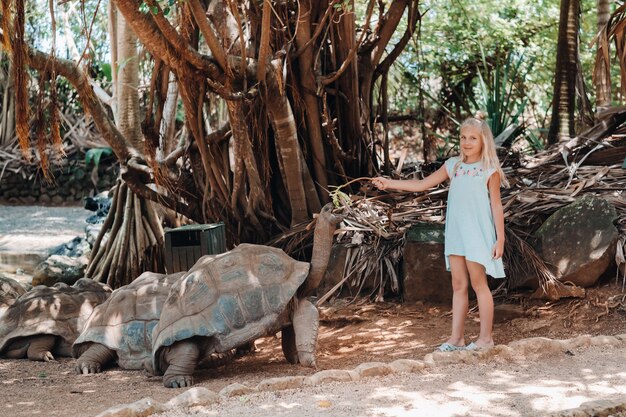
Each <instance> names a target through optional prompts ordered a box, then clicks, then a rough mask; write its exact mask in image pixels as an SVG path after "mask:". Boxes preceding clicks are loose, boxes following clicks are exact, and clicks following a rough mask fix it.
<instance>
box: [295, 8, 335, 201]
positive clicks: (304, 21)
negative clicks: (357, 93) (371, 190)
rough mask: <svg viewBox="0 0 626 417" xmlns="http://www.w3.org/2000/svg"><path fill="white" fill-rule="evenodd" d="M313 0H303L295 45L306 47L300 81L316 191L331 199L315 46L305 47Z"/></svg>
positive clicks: (299, 63)
mask: <svg viewBox="0 0 626 417" xmlns="http://www.w3.org/2000/svg"><path fill="white" fill-rule="evenodd" d="M311 13H312V7H311V0H303V1H302V2H300V21H299V22H298V28H297V31H296V45H297V46H298V49H303V52H302V54H301V55H300V56H299V57H298V68H299V70H300V73H299V75H300V81H301V83H302V95H303V97H304V105H305V115H306V127H307V133H308V135H309V142H310V144H311V153H312V160H313V172H314V173H315V180H316V181H317V193H318V196H319V198H320V200H321V201H322V202H324V203H326V202H328V174H327V172H326V156H325V152H324V142H323V139H322V122H321V116H320V103H319V98H318V96H317V94H316V93H317V90H318V88H317V83H316V81H315V74H314V72H313V69H314V66H315V64H314V56H313V52H314V50H313V48H305V45H306V44H307V43H308V42H309V41H310V40H311Z"/></svg>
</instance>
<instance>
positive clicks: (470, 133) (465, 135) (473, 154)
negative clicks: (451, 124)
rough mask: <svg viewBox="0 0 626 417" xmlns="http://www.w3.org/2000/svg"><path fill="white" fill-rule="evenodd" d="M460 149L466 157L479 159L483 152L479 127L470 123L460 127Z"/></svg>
mask: <svg viewBox="0 0 626 417" xmlns="http://www.w3.org/2000/svg"><path fill="white" fill-rule="evenodd" d="M461 149H462V151H463V154H464V155H465V156H466V157H467V158H469V159H472V160H477V159H480V157H481V156H482V153H483V141H482V131H481V129H480V128H479V127H476V126H471V125H470V126H465V127H464V128H463V129H461Z"/></svg>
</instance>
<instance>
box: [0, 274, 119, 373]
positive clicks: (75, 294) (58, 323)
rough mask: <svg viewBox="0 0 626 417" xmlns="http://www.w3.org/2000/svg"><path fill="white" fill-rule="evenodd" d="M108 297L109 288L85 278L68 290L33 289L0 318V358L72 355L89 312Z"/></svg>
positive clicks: (44, 358) (46, 358)
mask: <svg viewBox="0 0 626 417" xmlns="http://www.w3.org/2000/svg"><path fill="white" fill-rule="evenodd" d="M110 295H111V288H110V287H109V286H107V285H105V284H102V283H99V282H96V281H94V280H92V279H88V278H81V279H79V280H78V281H76V283H74V285H72V286H71V287H70V286H69V285H67V284H64V283H57V284H55V285H54V286H52V287H46V286H43V285H38V286H36V287H34V288H33V289H31V290H30V291H29V292H27V293H26V294H24V295H22V296H20V297H19V298H17V299H16V300H15V302H14V303H13V304H12V305H11V306H9V308H8V309H7V311H6V312H5V314H4V315H2V317H0V356H3V357H6V358H11V359H20V358H23V357H25V356H26V357H28V359H30V360H42V361H50V360H54V355H57V356H72V349H71V347H72V343H74V340H76V337H77V336H78V334H79V333H80V331H81V330H82V328H83V326H84V324H85V322H86V321H87V319H88V318H89V316H90V315H91V312H92V311H93V309H94V308H95V307H96V306H97V305H98V304H100V303H102V302H103V301H104V300H106V299H107V298H108V297H109V296H110ZM53 354H54V355H53Z"/></svg>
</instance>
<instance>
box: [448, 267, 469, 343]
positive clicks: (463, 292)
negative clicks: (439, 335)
mask: <svg viewBox="0 0 626 417" xmlns="http://www.w3.org/2000/svg"><path fill="white" fill-rule="evenodd" d="M450 272H451V273H452V291H453V293H452V334H451V335H450V338H449V339H448V340H447V342H446V343H450V344H451V345H454V346H465V318H466V317H467V304H468V298H467V288H468V283H469V278H468V271H467V266H466V263H465V257H464V256H458V255H451V256H450Z"/></svg>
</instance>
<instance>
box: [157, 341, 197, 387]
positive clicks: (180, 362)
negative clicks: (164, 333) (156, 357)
mask: <svg viewBox="0 0 626 417" xmlns="http://www.w3.org/2000/svg"><path fill="white" fill-rule="evenodd" d="M165 349H166V350H165V352H164V354H163V359H164V362H165V364H168V366H167V369H166V370H165V374H164V375H163V385H165V386H166V387H167V388H183V387H190V386H192V385H193V371H194V370H195V369H196V365H197V364H198V358H199V357H200V347H199V346H198V343H197V342H196V341H193V340H183V341H181V342H176V343H174V344H173V345H172V346H169V347H167V348H165Z"/></svg>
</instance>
